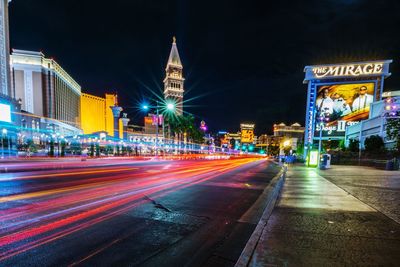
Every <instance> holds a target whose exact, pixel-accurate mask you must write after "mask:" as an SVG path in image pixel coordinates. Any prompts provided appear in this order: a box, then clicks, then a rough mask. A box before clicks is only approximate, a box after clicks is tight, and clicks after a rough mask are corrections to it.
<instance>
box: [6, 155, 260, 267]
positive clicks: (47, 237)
mask: <svg viewBox="0 0 400 267" xmlns="http://www.w3.org/2000/svg"><path fill="white" fill-rule="evenodd" d="M259 160H260V159H254V158H244V159H235V160H211V161H205V160H203V161H171V162H154V163H152V164H151V165H149V164H148V163H145V162H144V163H142V164H135V165H134V166H132V167H127V166H123V167H121V166H105V167H102V168H101V169H100V170H99V169H94V168H82V169H80V170H76V169H71V170H68V169H65V170H62V171H56V172H54V173H49V172H48V171H47V172H46V171H35V172H28V173H13V174H12V175H11V174H1V175H0V193H1V195H2V196H1V197H0V218H1V219H0V265H1V261H2V260H5V259H8V258H10V257H13V256H15V255H18V254H20V253H23V252H25V251H28V250H31V249H33V248H36V247H38V246H41V245H43V244H46V243H49V242H52V241H54V240H57V239H59V238H61V237H64V236H67V235H70V234H71V233H74V232H77V231H80V230H83V229H86V228H88V227H91V226H94V225H96V224H98V223H101V222H104V221H105V220H109V219H111V218H113V217H115V216H117V215H120V214H123V213H126V212H128V211H129V210H131V209H133V208H135V207H137V206H138V205H142V204H144V203H147V202H149V201H152V200H154V199H156V198H158V197H160V196H163V195H166V194H169V193H171V192H174V191H177V190H181V189H183V188H185V187H188V186H192V185H194V184H199V183H203V182H205V181H207V180H209V179H212V178H215V177H216V176H218V175H221V174H224V173H227V172H229V171H232V170H234V169H237V168H239V167H241V166H245V165H248V164H251V163H253V162H256V161H259ZM10 182H11V183H12V182H15V183H16V184H15V185H16V186H18V183H21V182H22V183H26V184H24V186H23V190H25V191H23V192H19V193H15V194H8V195H7V192H8V191H7V190H6V191H4V192H3V189H4V188H3V187H2V183H10ZM8 186H10V185H8ZM243 186H246V185H243Z"/></svg>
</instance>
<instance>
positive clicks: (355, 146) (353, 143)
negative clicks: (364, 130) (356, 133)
mask: <svg viewBox="0 0 400 267" xmlns="http://www.w3.org/2000/svg"><path fill="white" fill-rule="evenodd" d="M359 149H360V141H358V140H356V139H350V140H349V150H350V152H358V150H359Z"/></svg>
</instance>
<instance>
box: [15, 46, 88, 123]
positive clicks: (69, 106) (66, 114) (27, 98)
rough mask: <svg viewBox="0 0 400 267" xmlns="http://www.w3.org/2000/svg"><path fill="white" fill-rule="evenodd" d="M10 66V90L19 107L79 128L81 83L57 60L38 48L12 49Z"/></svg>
mask: <svg viewBox="0 0 400 267" xmlns="http://www.w3.org/2000/svg"><path fill="white" fill-rule="evenodd" d="M11 69H12V92H13V95H14V96H15V98H16V99H21V109H22V110H24V111H26V112H28V113H31V114H34V115H36V116H40V117H43V118H44V119H51V120H56V121H60V122H62V123H65V124H68V125H71V126H73V127H75V128H77V129H79V128H80V96H81V87H80V86H79V84H78V83H77V82H76V81H75V80H74V79H73V78H72V77H71V76H70V75H69V74H68V73H67V72H66V71H65V70H64V69H63V68H62V67H61V66H60V65H59V64H58V63H57V62H55V61H54V60H53V59H49V58H46V57H45V56H44V54H43V53H41V52H34V51H25V50H15V49H13V51H12V54H11Z"/></svg>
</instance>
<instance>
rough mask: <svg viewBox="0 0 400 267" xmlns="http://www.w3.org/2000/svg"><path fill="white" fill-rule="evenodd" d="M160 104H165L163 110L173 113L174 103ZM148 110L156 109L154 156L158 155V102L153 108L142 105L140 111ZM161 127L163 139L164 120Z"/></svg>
mask: <svg viewBox="0 0 400 267" xmlns="http://www.w3.org/2000/svg"><path fill="white" fill-rule="evenodd" d="M162 104H165V106H164V107H163V108H164V109H166V110H168V111H174V110H175V104H174V103H171V102H169V103H166V102H163V103H162ZM150 108H155V109H156V116H157V120H156V140H155V150H156V151H155V155H156V156H157V155H158V125H159V123H160V115H159V114H160V112H159V108H160V101H158V100H156V105H155V106H149V105H147V104H143V105H142V109H143V110H144V111H147V110H149V109H150ZM162 127H163V130H162V131H163V139H165V138H164V119H163V121H162Z"/></svg>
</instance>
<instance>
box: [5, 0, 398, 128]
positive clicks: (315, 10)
mask: <svg viewBox="0 0 400 267" xmlns="http://www.w3.org/2000/svg"><path fill="white" fill-rule="evenodd" d="M399 14H400V1H396V0H392V1H384V0H380V1H376V0H370V1H362V0H358V1H357V0H353V1H351V0H312V1H265V0H264V1H249V0H248V1H232V0H227V1H218V0H213V1H204V0H202V1H200V0H199V1H190V0H180V1H179V0H178V1H167V0H158V1H156V0H112V1H110V0H109V1H101V0H65V1H63V0H48V1H43V0H42V1H41V0H13V1H12V2H11V3H10V38H11V47H12V48H16V49H26V50H36V51H42V52H43V53H44V54H45V55H46V56H47V57H52V58H54V59H56V61H57V62H58V63H59V64H60V65H61V66H62V67H63V68H64V69H65V70H66V71H67V72H68V73H69V74H70V75H71V76H72V77H73V78H74V79H75V80H76V81H77V82H78V83H79V84H80V85H81V86H82V91H83V92H87V93H91V94H96V95H100V96H101V95H102V94H104V93H105V92H115V91H117V92H118V94H119V96H120V103H121V105H122V106H123V107H124V106H125V107H132V108H129V109H127V111H129V115H130V116H131V118H132V119H133V120H134V123H136V124H139V123H142V121H141V120H140V118H141V116H142V115H143V114H140V113H139V112H138V110H137V109H136V108H134V107H136V106H138V103H139V102H140V101H141V99H146V98H149V97H151V96H152V94H151V92H150V90H149V88H150V89H151V90H153V91H155V92H157V93H159V94H160V95H161V94H162V90H163V83H162V80H163V79H164V75H165V73H164V69H165V66H166V62H167V59H168V55H169V51H170V48H171V42H172V36H174V35H176V37H177V45H178V49H179V53H180V56H181V60H182V62H183V65H184V76H185V78H186V81H185V89H186V95H185V99H193V100H191V101H189V102H187V103H186V104H187V105H188V107H186V108H185V111H188V112H190V113H192V114H194V115H195V116H196V118H198V120H200V119H204V120H205V121H206V122H207V124H208V126H209V127H210V129H212V130H213V131H217V130H228V131H236V130H238V128H239V124H240V123H241V122H244V121H248V122H255V123H256V132H257V133H258V134H260V133H265V132H271V131H272V125H273V123H279V122H281V121H283V122H287V123H293V122H300V123H301V124H302V125H303V124H304V114H305V104H306V90H307V87H306V85H304V84H303V83H302V82H303V78H304V73H303V68H304V66H305V65H312V64H322V63H340V62H347V61H356V60H358V61H359V60H375V59H393V60H394V62H393V64H392V65H391V73H392V76H391V77H389V78H388V79H387V80H386V83H385V90H386V91H387V90H399V89H400V64H399V61H400V15H399Z"/></svg>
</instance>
